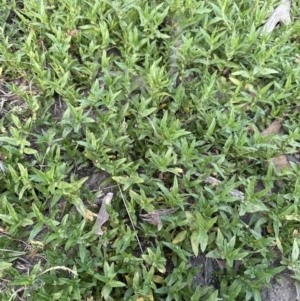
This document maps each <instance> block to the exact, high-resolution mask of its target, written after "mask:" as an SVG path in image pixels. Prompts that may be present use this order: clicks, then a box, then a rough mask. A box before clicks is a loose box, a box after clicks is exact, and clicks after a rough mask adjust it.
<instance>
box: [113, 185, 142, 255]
mask: <svg viewBox="0 0 300 301" xmlns="http://www.w3.org/2000/svg"><path fill="white" fill-rule="evenodd" d="M118 187H119V190H120V193H121V197H122V200H123V203H124V205H125V208H126V211H127V214H128V216H129V219H130V222H131V225H132V228H133V231H135V227H134V224H133V221H132V218H131V216H130V213H129V210H128V207H127V204H126V201H125V198H124V195H123V192H122V190H121V188H120V185H118ZM135 237H136V240H137V242H138V244H139V247H140V249H141V252H142V253H144V251H143V248H142V245H141V242H140V240H139V237H138V235H137V234H136V235H135Z"/></svg>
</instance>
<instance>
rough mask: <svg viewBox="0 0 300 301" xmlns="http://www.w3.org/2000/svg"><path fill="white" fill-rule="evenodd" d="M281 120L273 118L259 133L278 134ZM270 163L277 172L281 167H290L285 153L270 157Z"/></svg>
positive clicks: (264, 134)
mask: <svg viewBox="0 0 300 301" xmlns="http://www.w3.org/2000/svg"><path fill="white" fill-rule="evenodd" d="M281 124H282V121H279V120H274V121H273V122H272V123H271V124H270V126H269V127H267V128H266V129H265V130H264V131H262V132H261V135H262V136H263V137H264V136H267V135H272V134H278V133H279V131H280V129H281ZM272 163H273V164H274V166H275V169H276V171H277V172H280V171H281V170H282V169H283V168H291V164H290V162H289V161H288V159H287V157H286V155H280V156H278V157H275V158H272Z"/></svg>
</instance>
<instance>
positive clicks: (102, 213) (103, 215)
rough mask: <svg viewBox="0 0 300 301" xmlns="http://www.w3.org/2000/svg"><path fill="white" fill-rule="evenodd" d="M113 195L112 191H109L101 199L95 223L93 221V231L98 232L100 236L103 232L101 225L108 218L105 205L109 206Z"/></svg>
mask: <svg viewBox="0 0 300 301" xmlns="http://www.w3.org/2000/svg"><path fill="white" fill-rule="evenodd" d="M113 195H114V194H113V193H111V192H109V193H108V194H107V195H106V196H105V198H104V199H103V201H102V205H101V208H100V210H99V213H98V216H97V219H96V223H95V226H94V229H95V230H96V232H95V233H96V234H98V235H100V236H101V235H102V234H103V231H102V229H101V226H102V225H103V224H104V223H105V222H106V221H107V220H108V218H109V214H108V213H107V211H106V208H105V206H106V205H108V206H111V200H112V197H113Z"/></svg>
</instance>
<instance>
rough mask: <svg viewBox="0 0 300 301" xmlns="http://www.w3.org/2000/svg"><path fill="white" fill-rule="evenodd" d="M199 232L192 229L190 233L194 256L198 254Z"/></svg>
mask: <svg viewBox="0 0 300 301" xmlns="http://www.w3.org/2000/svg"><path fill="white" fill-rule="evenodd" d="M198 237H199V234H198V232H197V231H193V233H192V235H191V245H192V250H193V253H194V254H195V256H198V254H199V238H198Z"/></svg>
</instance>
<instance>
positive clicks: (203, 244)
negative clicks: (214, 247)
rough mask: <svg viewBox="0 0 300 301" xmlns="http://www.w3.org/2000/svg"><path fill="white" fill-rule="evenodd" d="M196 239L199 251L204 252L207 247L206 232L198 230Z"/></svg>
mask: <svg viewBox="0 0 300 301" xmlns="http://www.w3.org/2000/svg"><path fill="white" fill-rule="evenodd" d="M198 239H199V242H200V247H201V251H202V252H204V251H205V249H206V247H207V243H208V235H207V232H206V231H205V230H200V231H199V236H198Z"/></svg>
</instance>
